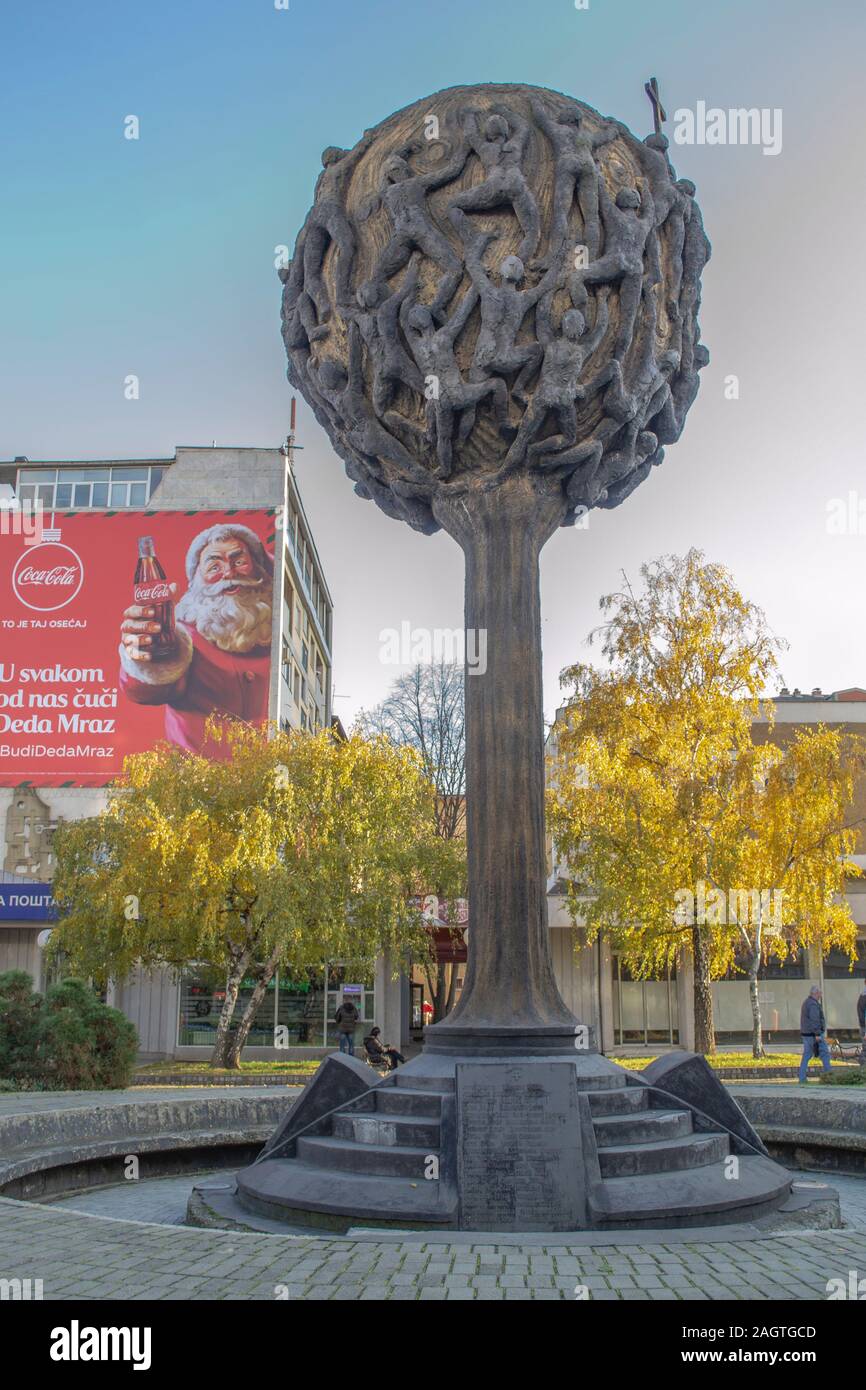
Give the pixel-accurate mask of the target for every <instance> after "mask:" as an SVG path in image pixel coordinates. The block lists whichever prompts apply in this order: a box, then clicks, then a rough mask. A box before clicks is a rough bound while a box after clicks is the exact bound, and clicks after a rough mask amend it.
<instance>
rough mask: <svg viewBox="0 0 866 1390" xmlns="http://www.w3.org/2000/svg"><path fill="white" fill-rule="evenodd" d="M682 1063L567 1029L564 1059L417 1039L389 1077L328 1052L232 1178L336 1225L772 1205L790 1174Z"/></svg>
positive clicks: (658, 1214)
mask: <svg viewBox="0 0 866 1390" xmlns="http://www.w3.org/2000/svg"><path fill="white" fill-rule="evenodd" d="M489 1041H490V1043H491V1046H495V1040H489ZM674 1057H675V1060H673V1061H672V1060H671V1058H665V1059H664V1063H665V1066H664V1073H663V1076H662V1077H661V1078H660V1080H661V1081H662V1083H663V1084H660V1085H656V1084H654V1083H653V1078H652V1077H651V1076H650V1077H641V1076H640V1075H638V1074H635V1073H628V1072H626V1071H625V1070H624V1069H623V1068H621V1067H619V1066H617V1065H616V1064H615V1063H613V1062H610V1061H608V1059H607V1058H605V1057H602V1056H600V1055H599V1054H598V1053H595V1052H576V1051H575V1050H574V1035H573V1033H572V1049H571V1053H570V1055H566V1054H565V1053H564V1052H550V1053H547V1054H542V1053H533V1052H526V1053H524V1054H522V1055H520V1054H516V1053H511V1054H509V1055H507V1056H503V1055H501V1054H500V1055H497V1054H496V1053H495V1052H491V1053H489V1054H488V1055H484V1054H482V1053H480V1052H478V1051H475V1052H471V1053H467V1054H463V1055H460V1054H454V1053H444V1052H442V1053H440V1052H436V1051H433V1050H427V1049H425V1051H424V1053H423V1054H422V1055H421V1056H420V1057H417V1058H415V1059H414V1060H413V1061H412V1062H410V1063H409V1064H408V1065H407V1066H405V1067H401V1068H400V1069H399V1070H398V1071H397V1072H395V1073H392V1074H391V1075H389V1076H387V1077H385V1078H379V1077H378V1075H377V1073H375V1072H373V1071H372V1070H371V1068H369V1067H367V1066H366V1065H365V1064H364V1063H362V1062H359V1061H358V1060H357V1059H355V1058H350V1057H346V1056H341V1055H340V1054H335V1055H333V1056H331V1057H329V1058H327V1059H326V1060H325V1062H324V1063H323V1064H322V1066H321V1068H320V1070H319V1072H318V1073H317V1075H316V1077H315V1078H314V1079H313V1080H312V1081H311V1082H309V1083H308V1085H307V1087H306V1088H305V1091H304V1094H303V1095H302V1097H301V1099H300V1101H298V1103H297V1104H296V1105H295V1106H294V1107H293V1108H292V1110H291V1111H290V1113H289V1115H288V1116H287V1118H286V1121H285V1122H284V1123H283V1125H282V1126H281V1127H280V1129H279V1130H278V1131H277V1132H276V1134H275V1135H274V1137H273V1139H272V1140H271V1141H270V1143H269V1144H268V1145H267V1146H266V1148H265V1150H264V1151H263V1152H262V1154H261V1155H260V1157H259V1158H258V1159H257V1160H256V1162H255V1163H254V1164H252V1165H251V1166H250V1167H248V1168H245V1169H243V1170H242V1171H241V1172H240V1173H238V1175H237V1198H238V1201H239V1203H240V1205H241V1206H242V1207H243V1208H244V1209H245V1210H247V1211H249V1212H251V1213H257V1214H258V1215H260V1216H263V1217H266V1218H268V1219H277V1220H283V1221H285V1222H287V1223H290V1224H291V1225H293V1226H296V1225H299V1224H301V1225H304V1224H306V1225H310V1226H313V1227H318V1228H321V1227H326V1228H330V1229H336V1230H347V1229H348V1228H349V1226H359V1225H360V1226H384V1227H389V1226H390V1227H396V1228H400V1229H407V1228H408V1229H412V1228H414V1229H427V1228H439V1229H458V1230H478V1231H503V1232H506V1231H526V1232H532V1231H577V1230H635V1229H671V1228H676V1227H680V1226H708V1225H715V1224H723V1223H728V1222H737V1223H742V1222H744V1221H751V1220H753V1219H755V1218H759V1217H762V1216H764V1215H766V1214H767V1213H769V1212H771V1211H773V1210H775V1209H776V1208H777V1207H779V1206H781V1205H782V1204H783V1203H784V1202H785V1201H786V1200H787V1199H788V1197H789V1195H790V1190H791V1175H790V1173H788V1172H787V1170H786V1169H784V1168H782V1167H781V1166H780V1165H779V1164H777V1163H775V1162H773V1160H772V1159H770V1158H769V1157H768V1155H767V1153H766V1151H765V1149H764V1147H763V1145H762V1144H761V1141H760V1139H759V1138H758V1136H757V1134H756V1133H755V1132H754V1130H753V1129H752V1127H751V1126H750V1125H749V1123H748V1121H747V1120H746V1118H745V1116H744V1115H743V1114H742V1111H740V1110H739V1107H737V1106H736V1105H735V1103H734V1102H733V1101H732V1099H731V1097H730V1095H729V1093H728V1092H727V1091H726V1090H725V1088H724V1086H723V1085H722V1084H721V1082H719V1081H718V1079H717V1078H716V1076H715V1074H714V1073H713V1072H712V1071H711V1069H710V1068H709V1067H708V1066H707V1064H706V1061H705V1060H704V1059H703V1058H701V1057H696V1056H693V1055H692V1054H690V1053H681V1054H675V1055H674ZM654 1065H658V1064H654ZM680 1070H682V1076H683V1078H685V1084H680V1080H679V1079H678V1072H680ZM651 1071H652V1068H649V1069H648V1072H651Z"/></svg>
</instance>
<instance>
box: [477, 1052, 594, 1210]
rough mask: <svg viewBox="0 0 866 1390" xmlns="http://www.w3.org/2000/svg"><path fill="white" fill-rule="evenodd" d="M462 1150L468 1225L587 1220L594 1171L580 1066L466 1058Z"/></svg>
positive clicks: (563, 1063) (564, 1063)
mask: <svg viewBox="0 0 866 1390" xmlns="http://www.w3.org/2000/svg"><path fill="white" fill-rule="evenodd" d="M457 1153H458V1158H457V1162H458V1179H459V1190H460V1194H461V1213H460V1225H461V1227H462V1228H463V1229H464V1230H467V1229H469V1230H480V1231H551V1230H554V1231H573V1230H577V1229H578V1228H580V1227H581V1226H582V1225H583V1224H584V1217H585V1205H586V1195H585V1190H586V1175H585V1170H584V1164H583V1155H582V1146H581V1132H580V1114H579V1109H578V1100H577V1077H576V1073H575V1068H574V1066H573V1065H572V1064H571V1063H569V1062H505V1061H503V1062H461V1063H458V1065H457Z"/></svg>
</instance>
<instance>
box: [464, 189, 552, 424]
mask: <svg viewBox="0 0 866 1390" xmlns="http://www.w3.org/2000/svg"><path fill="white" fill-rule="evenodd" d="M448 216H449V217H450V219H451V221H452V222H453V224H454V226H455V227H456V228H457V231H458V233H459V234H460V237H461V240H462V241H463V245H464V249H465V256H466V269H467V271H468V272H469V278H470V279H471V281H472V283H473V285H474V286H475V288H476V289H477V291H478V294H479V297H480V300H481V327H480V328H479V330H478V339H477V342H476V344H475V353H474V356H473V358H472V367H471V368H470V372H469V376H470V380H476V381H477V380H479V379H481V378H483V377H486V376H487V375H488V374H489V373H490V372H499V373H505V372H517V373H518V376H517V380H516V381H515V383H514V386H513V387H512V390H511V394H512V395H513V397H514V399H515V400H516V401H520V402H521V403H522V404H524V405H525V404H526V395H525V387H526V384H527V382H528V381H530V380H531V378H532V376H533V374H534V373H535V371H536V370H537V368H538V366H539V365H540V363H541V359H542V356H543V349H542V347H541V346H540V344H538V343H521V344H519V345H518V344H517V343H516V342H515V339H516V337H517V334H518V331H519V329H520V325H521V324H522V323H523V320H524V319H525V318H526V315H527V314H528V313H529V310H530V309H532V308H534V307H535V305H536V304H537V303H538V301H539V300H540V299H541V298H542V297H543V296H544V295H545V294H547V292H548V291H549V290H551V289H553V288H554V286H555V284H556V281H557V280H558V278H559V273H560V271H559V264H558V262H557V264H555V265H553V266H551V268H550V270H548V272H547V274H546V275H545V276H544V278H543V279H542V280H540V281H539V282H538V284H537V285H535V286H534V288H533V289H529V290H518V289H517V286H518V285H519V284H520V283H521V281H522V280H523V277H524V269H523V262H522V260H521V259H520V257H519V256H505V257H504V259H503V260H502V261H501V262H500V265H499V274H500V277H501V282H502V283H501V284H499V285H497V284H495V283H494V282H493V280H492V279H491V278H490V275H489V273H488V271H487V268H486V267H485V265H484V262H483V260H482V256H483V253H484V249H485V247H486V246H487V245H488V243H489V242H491V241H494V240H495V239H496V238H497V237H498V235H499V233H498V232H475V231H474V230H473V228H472V225H471V223H470V221H469V219H468V217H467V216H466V214H465V213H464V212H463V211H461V209H460V208H457V207H452V208H451V209H450V210H449V213H448Z"/></svg>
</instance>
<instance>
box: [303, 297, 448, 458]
mask: <svg viewBox="0 0 866 1390" xmlns="http://www.w3.org/2000/svg"><path fill="white" fill-rule="evenodd" d="M307 370H308V376H309V380H310V383H311V385H312V387H313V389H314V391H315V392H316V393H317V394H318V395H319V396H320V398H321V399H322V400H324V401H326V402H327V403H328V404H329V405H330V406H331V408H332V410H333V411H335V412H336V414H337V417H338V419H339V421H340V428H341V429H342V431H343V433H344V434H345V437H346V440H347V441H348V443H349V444H350V445H351V446H352V448H354V449H356V450H357V451H358V453H360V454H362V455H365V456H367V457H369V458H372V459H373V460H378V461H379V462H380V465H381V464H382V463H390V464H391V465H393V467H392V470H391V471H392V472H393V471H394V469H396V470H397V471H398V473H399V474H402V475H403V477H404V478H406V479H409V480H412V479H414V480H416V481H418V482H429V479H428V475H427V473H426V471H425V469H424V468H423V467H422V465H421V464H420V463H418V462H416V460H415V459H413V458H412V456H411V454H410V453H409V452H408V451H407V450H406V449H405V448H404V447H403V445H402V444H401V443H400V441H399V440H398V439H395V438H394V436H393V434H391V433H390V431H389V430H387V429H385V427H384V425H382V424H380V423H379V421H378V420H377V419H376V418H375V416H374V415H373V413H372V411H371V410H370V407H369V405H368V404H367V400H366V396H365V384H364V373H363V368H362V363H361V334H360V330H359V328H358V325H357V324H356V323H351V324H350V325H349V370H348V373H346V372H345V371H344V369H343V368H342V367H341V366H340V365H339V363H338V362H334V361H333V360H332V359H331V358H329V357H326V358H325V359H324V361H322V362H321V363H320V364H319V366H318V367H314V366H313V365H312V362H310V363H309V364H308V369H307ZM388 422H389V415H386V416H385V424H388Z"/></svg>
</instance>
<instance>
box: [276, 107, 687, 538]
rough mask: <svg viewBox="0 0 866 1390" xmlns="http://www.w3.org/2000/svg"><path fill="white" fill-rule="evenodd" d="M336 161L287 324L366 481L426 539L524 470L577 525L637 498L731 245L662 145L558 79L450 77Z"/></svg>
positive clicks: (298, 375) (289, 278)
mask: <svg viewBox="0 0 866 1390" xmlns="http://www.w3.org/2000/svg"><path fill="white" fill-rule="evenodd" d="M322 164H323V169H322V173H321V175H320V177H319V181H318V184H317V186H316V194H315V202H314V204H313V207H312V209H311V211H310V213H309V215H308V217H307V219H306V222H305V223H304V226H303V227H302V229H301V231H300V233H299V235H298V240H297V244H296V247H295V254H294V258H293V260H292V262H291V265H290V266H289V268H288V269H287V270H286V271H284V272H282V275H283V280H284V290H283V337H284V341H285V344H286V350H287V353H288V356H289V379H290V380H291V382H292V383H293V384H294V385H295V386H296V387H297V388H298V390H300V391H301V392H302V394H303V395H304V396H305V397H306V399H307V400H308V401H309V403H310V405H311V406H312V408H313V410H314V412H315V414H316V417H317V419H318V420H319V422H320V424H321V425H323V427H324V428H325V430H326V431H327V433H328V435H329V436H330V438H331V440H332V442H333V445H334V448H335V449H336V451H337V453H338V454H339V455H340V456H341V457H342V458H343V460H344V461H345V464H346V470H347V472H348V474H349V476H350V477H351V478H353V479H354V480H355V484H356V488H355V490H356V491H357V492H358V493H360V495H361V496H363V497H372V498H374V499H375V500H376V502H378V504H379V506H380V507H382V508H383V509H384V510H385V511H386V512H388V513H389V514H390V515H392V516H397V517H400V518H402V519H404V520H406V521H408V522H409V523H410V525H412V526H414V527H416V528H417V529H418V530H421V531H427V532H429V531H434V530H436V529H437V527H438V526H439V525H440V524H441V523H442V518H443V516H447V515H451V514H453V510H454V503H455V501H456V499H457V498H462V499H463V500H464V502H465V503H466V505H467V506H469V507H471V498H472V496H473V494H476V495H477V494H479V493H480V492H486V491H488V490H489V489H490V488H497V487H500V486H501V485H502V483H503V482H504V481H505V480H506V479H510V478H513V477H514V476H515V475H523V476H524V477H525V478H527V479H529V480H530V481H531V484H532V488H533V490H534V491H536V492H539V491H543V492H544V493H545V494H546V495H547V496H548V497H550V498H551V499H552V500H554V501H555V500H556V499H559V501H561V519H562V521H563V523H565V524H567V523H568V522H570V521H573V520H574V518H575V515H576V514H578V513H581V512H583V511H585V510H586V509H587V508H589V507H593V506H603V507H613V506H616V505H617V504H618V503H619V502H621V501H623V499H624V498H625V497H627V496H628V494H629V493H630V492H632V491H633V489H634V488H635V487H636V486H637V484H638V483H639V482H641V481H642V479H643V478H645V477H646V476H647V474H648V473H649V471H650V469H651V467H652V466H653V464H657V463H660V462H661V460H662V457H663V454H664V448H663V446H664V445H665V444H670V443H673V442H674V441H675V440H676V439H678V438H679V435H680V433H681V431H682V428H683V423H684V421H685V416H686V412H687V411H688V408H689V406H690V405H691V403H692V401H693V400H694V397H695V394H696V392H697V387H698V371H699V369H700V368H701V367H702V366H703V365H704V364H705V362H706V361H707V352H706V349H705V348H704V347H703V346H702V345H701V344H700V341H699V329H698V322H697V315H698V309H699V305H700V276H701V272H702V270H703V267H704V265H705V263H706V261H707V259H708V257H709V249H710V248H709V243H708V241H707V239H706V236H705V234H704V230H703V223H702V220H701V215H700V210H699V208H698V206H697V203H696V202H695V199H694V192H695V189H694V185H693V184H692V183H690V182H689V180H688V179H679V180H678V179H677V177H676V174H675V172H674V169H673V167H672V166H671V163H670V161H669V159H668V155H667V140H666V139H665V137H664V136H663V135H659V134H655V135H651V136H649V137H648V138H647V139H646V140H645V141H640V140H638V139H636V138H635V136H633V135H632V134H631V133H630V132H629V131H628V130H627V129H626V128H625V127H624V126H623V125H621V124H620V123H619V122H617V121H612V120H606V119H604V118H603V117H601V116H599V114H598V113H597V112H596V111H594V110H593V109H592V108H591V107H588V106H584V105H583V104H582V103H580V102H577V101H574V100H573V99H572V98H570V97H567V96H564V95H562V94H561V93H559V92H552V91H547V90H545V89H543V88H538V87H524V86H512V85H489V86H479V87H452V88H449V89H447V90H446V91H443V92H439V93H437V94H436V95H435V96H432V97H429V98H427V99H425V100H424V101H419V102H416V103H414V104H413V105H412V106H408V107H406V108H405V109H404V110H403V111H399V112H397V113H395V114H394V115H393V116H390V117H389V118H388V119H387V120H386V121H383V122H382V123H381V125H379V126H377V127H376V128H375V129H374V130H370V131H367V132H366V133H365V135H364V137H363V139H361V140H360V141H359V142H358V144H357V145H356V146H355V147H354V149H353V150H351V151H344V150H340V149H335V148H333V147H330V148H328V149H326V150H325V152H324V154H323V155H322ZM446 504H447V505H446Z"/></svg>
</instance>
